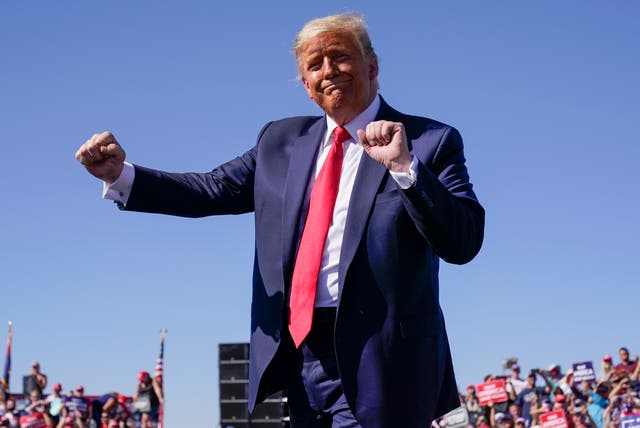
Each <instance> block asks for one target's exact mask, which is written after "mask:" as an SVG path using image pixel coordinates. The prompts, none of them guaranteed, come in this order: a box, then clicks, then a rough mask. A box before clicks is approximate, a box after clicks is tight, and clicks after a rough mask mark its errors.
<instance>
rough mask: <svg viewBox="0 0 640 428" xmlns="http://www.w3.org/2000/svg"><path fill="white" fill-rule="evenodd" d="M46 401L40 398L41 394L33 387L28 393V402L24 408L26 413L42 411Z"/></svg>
mask: <svg viewBox="0 0 640 428" xmlns="http://www.w3.org/2000/svg"><path fill="white" fill-rule="evenodd" d="M47 404H48V403H47V401H46V400H43V399H42V395H41V394H40V391H38V390H37V389H34V390H32V391H31V393H30V394H29V404H27V407H26V408H25V412H26V413H43V412H44V410H45V406H47Z"/></svg>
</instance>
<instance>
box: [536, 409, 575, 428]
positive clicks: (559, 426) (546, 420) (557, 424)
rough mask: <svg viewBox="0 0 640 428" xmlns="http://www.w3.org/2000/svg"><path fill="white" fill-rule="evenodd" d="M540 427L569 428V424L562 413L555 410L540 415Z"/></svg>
mask: <svg viewBox="0 0 640 428" xmlns="http://www.w3.org/2000/svg"><path fill="white" fill-rule="evenodd" d="M540 426H541V427H542V428H569V423H568V422H567V418H566V417H565V416H564V411H562V410H556V411H555V412H547V413H543V414H541V415H540Z"/></svg>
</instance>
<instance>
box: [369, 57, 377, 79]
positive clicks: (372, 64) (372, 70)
mask: <svg viewBox="0 0 640 428" xmlns="http://www.w3.org/2000/svg"><path fill="white" fill-rule="evenodd" d="M377 78H378V57H377V56H376V55H373V57H372V58H371V60H370V61H369V80H376V79H377Z"/></svg>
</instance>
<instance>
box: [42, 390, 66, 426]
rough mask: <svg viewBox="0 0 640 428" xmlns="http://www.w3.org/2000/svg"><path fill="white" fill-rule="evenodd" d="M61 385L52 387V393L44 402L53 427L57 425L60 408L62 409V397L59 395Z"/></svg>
mask: <svg viewBox="0 0 640 428" xmlns="http://www.w3.org/2000/svg"><path fill="white" fill-rule="evenodd" d="M61 393H62V385H61V384H60V383H56V384H54V385H53V393H52V394H50V395H49V396H47V398H46V402H47V403H48V406H49V415H51V420H52V421H53V424H54V425H58V422H59V421H60V415H61V411H62V408H63V407H64V397H62V395H61Z"/></svg>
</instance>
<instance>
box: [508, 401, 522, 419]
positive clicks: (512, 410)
mask: <svg viewBox="0 0 640 428" xmlns="http://www.w3.org/2000/svg"><path fill="white" fill-rule="evenodd" d="M509 414H510V415H511V419H513V421H514V423H515V422H517V420H518V419H519V418H520V417H521V416H522V414H521V412H520V406H518V405H517V404H516V403H512V404H510V405H509Z"/></svg>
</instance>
